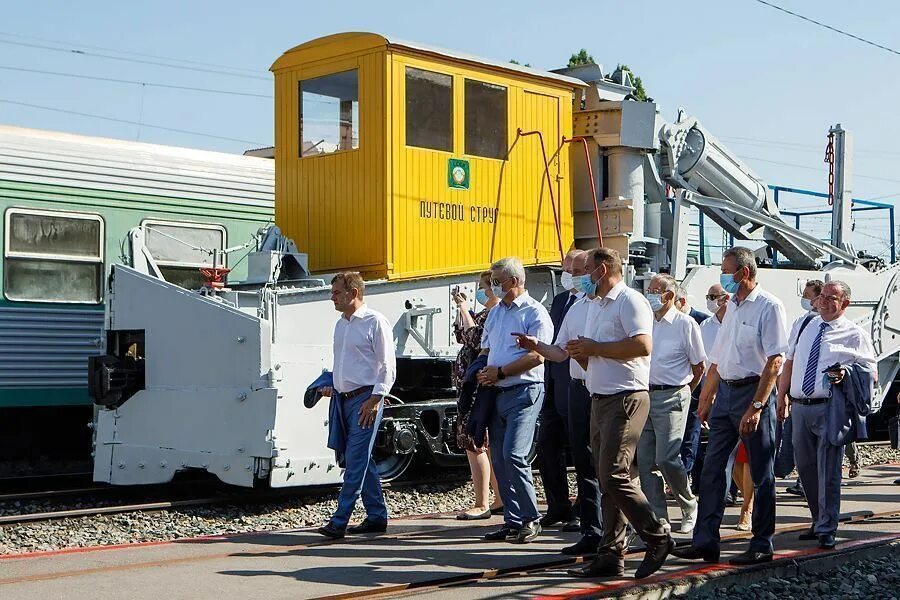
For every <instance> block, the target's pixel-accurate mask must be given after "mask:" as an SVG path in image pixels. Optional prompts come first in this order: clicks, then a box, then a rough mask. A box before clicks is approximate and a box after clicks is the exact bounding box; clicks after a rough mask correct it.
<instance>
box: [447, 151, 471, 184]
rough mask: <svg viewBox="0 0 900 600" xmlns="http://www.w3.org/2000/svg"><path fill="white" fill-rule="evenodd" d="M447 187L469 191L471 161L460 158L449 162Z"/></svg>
mask: <svg viewBox="0 0 900 600" xmlns="http://www.w3.org/2000/svg"><path fill="white" fill-rule="evenodd" d="M447 185H449V186H450V187H452V188H456V189H458V190H467V189H469V161H467V160H460V159H458V158H451V159H449V160H448V161H447Z"/></svg>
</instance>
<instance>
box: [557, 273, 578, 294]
mask: <svg viewBox="0 0 900 600" xmlns="http://www.w3.org/2000/svg"><path fill="white" fill-rule="evenodd" d="M559 280H560V282H561V283H562V286H563V289H564V290H571V289H572V288H574V287H575V284H574V283H573V281H572V274H571V273H569V272H568V271H563V272H562V275H560V276H559Z"/></svg>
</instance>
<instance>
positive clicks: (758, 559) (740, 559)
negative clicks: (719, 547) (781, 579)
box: [728, 550, 772, 565]
mask: <svg viewBox="0 0 900 600" xmlns="http://www.w3.org/2000/svg"><path fill="white" fill-rule="evenodd" d="M767 562H772V553H771V552H757V551H756V550H747V551H746V552H741V553H740V554H738V555H737V556H735V557H734V558H732V559H731V560H729V561H728V563H729V564H732V565H758V564H761V563H767Z"/></svg>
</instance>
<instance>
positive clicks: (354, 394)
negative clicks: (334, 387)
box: [339, 385, 373, 400]
mask: <svg viewBox="0 0 900 600" xmlns="http://www.w3.org/2000/svg"><path fill="white" fill-rule="evenodd" d="M372 388H373V386H371V385H364V386H362V387H359V388H356V389H355V390H350V391H349V392H339V393H340V394H341V398H343V399H344V400H352V399H353V398H356V397H357V396H360V395H362V394H365V393H367V392H371V391H372Z"/></svg>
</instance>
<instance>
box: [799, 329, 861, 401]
mask: <svg viewBox="0 0 900 600" xmlns="http://www.w3.org/2000/svg"><path fill="white" fill-rule="evenodd" d="M823 323H825V321H823V320H822V317H819V316H816V317H813V319H812V320H811V321H810V322H809V323H808V324H807V325H806V327H805V328H804V329H803V333H801V334H800V336H799V338H796V339H793V340H791V345H790V348H788V352H787V359H788V360H792V361H794V365H793V371H792V372H791V392H790V394H791V397H793V398H827V397H828V396H829V395H830V394H831V391H830V390H829V389H828V388H827V387H826V386H825V383H824V382H823V379H824V377H825V375H824V374H823V373H822V371H824V370H825V369H826V368H827V367H830V366H831V365H833V364H836V363H837V364H841V365H844V366H850V365H852V364H854V363H864V364H866V365H867V366H868V367H869V368H870V369H871V370H872V371H875V351H874V350H873V348H872V339H871V338H870V337H869V334H868V333H866V332H865V331H863V330H862V328H861V327H860V326H859V325H857V324H856V323H854V322H853V321H851V320H849V319H848V318H846V317H839V318H837V319H834V320H833V321H829V322H828V323H827V324H826V325H825V327H824V328H822V324H823ZM820 329H822V340H821V342H819V360H818V361H817V364H816V365H815V366H814V367H813V370H814V372H815V389H814V390H813V393H812V394H810V395H807V394H805V393H803V378H804V377H805V376H806V367H807V365H808V364H809V356H810V353H811V352H812V345H813V342H815V339H816V337H818V335H819V330H820Z"/></svg>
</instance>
